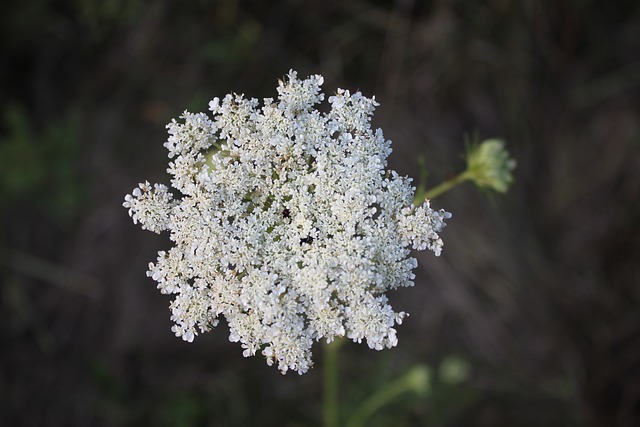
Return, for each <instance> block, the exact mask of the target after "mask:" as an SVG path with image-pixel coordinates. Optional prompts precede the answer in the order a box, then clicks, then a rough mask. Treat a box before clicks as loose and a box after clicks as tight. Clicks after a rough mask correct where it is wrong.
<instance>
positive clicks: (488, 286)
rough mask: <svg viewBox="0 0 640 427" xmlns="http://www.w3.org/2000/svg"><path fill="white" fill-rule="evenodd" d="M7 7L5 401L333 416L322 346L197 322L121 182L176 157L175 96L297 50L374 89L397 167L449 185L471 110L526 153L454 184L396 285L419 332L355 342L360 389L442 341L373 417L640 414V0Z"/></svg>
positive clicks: (249, 75)
mask: <svg viewBox="0 0 640 427" xmlns="http://www.w3.org/2000/svg"><path fill="white" fill-rule="evenodd" d="M0 32H1V36H0V218H1V220H2V223H1V224H2V225H1V228H0V291H1V294H0V310H1V312H2V321H1V326H0V340H1V342H2V344H1V350H0V363H1V365H0V366H1V371H0V425H2V426H160V427H162V426H178V427H191V426H253V425H256V426H257V425H260V426H314V425H315V426H317V425H320V424H321V403H320V399H321V379H322V375H321V373H322V371H321V368H322V352H321V351H320V348H318V349H317V351H316V357H315V360H316V368H315V369H313V370H312V371H311V372H310V373H308V374H306V375H304V376H298V375H296V374H288V375H286V376H282V375H280V374H279V373H278V371H277V370H276V369H275V368H273V367H267V366H266V364H265V363H264V360H263V359H262V358H261V357H254V358H249V359H244V358H243V357H242V354H241V349H240V348H239V346H238V345H237V344H231V343H229V342H228V340H227V335H228V331H227V330H226V326H225V325H224V324H222V325H221V326H220V327H219V328H218V329H216V330H214V331H213V332H212V333H209V334H206V335H201V336H200V337H198V338H197V339H196V341H195V342H194V343H192V344H187V343H184V342H183V341H182V340H180V339H178V338H175V337H174V336H173V334H172V333H171V331H170V327H171V322H170V320H169V310H168V304H169V298H168V297H167V296H164V295H161V294H160V293H159V292H158V291H157V290H156V288H155V283H154V282H153V281H152V280H151V279H149V278H147V277H146V275H145V271H146V268H147V263H148V262H149V261H152V260H154V259H155V257H156V252H157V251H158V250H161V249H164V248H167V247H169V240H168V238H167V236H166V235H162V236H157V235H155V234H152V233H149V232H145V231H142V230H141V229H140V228H139V227H137V226H134V225H133V224H132V222H131V220H130V218H129V217H128V216H127V212H126V210H125V209H123V208H122V207H121V203H122V201H123V197H124V195H125V194H126V193H128V192H130V191H131V190H132V189H133V188H134V187H135V186H136V185H137V183H138V182H141V181H144V180H145V179H148V180H149V181H151V182H168V176H167V174H166V172H165V169H166V166H167V160H168V159H167V157H166V150H165V149H164V147H163V146H162V144H163V142H164V141H165V138H166V131H165V129H164V126H165V124H166V123H167V122H168V121H169V120H170V119H171V118H172V117H177V116H178V115H179V114H180V113H181V112H182V111H183V110H184V109H185V108H186V109H189V110H191V111H206V110H207V103H208V101H209V100H210V99H211V98H213V97H214V96H223V95H225V94H226V93H229V92H231V91H234V92H237V93H245V94H246V95H247V96H250V97H252V96H253V97H257V98H262V97H267V96H275V86H276V81H277V78H280V77H282V76H283V75H285V74H286V73H287V72H288V70H289V69H290V68H293V69H296V70H297V71H298V72H299V73H300V75H301V76H302V77H304V76H307V75H309V74H314V73H320V74H323V75H324V77H325V85H324V87H325V91H326V93H328V94H331V93H332V92H333V91H334V90H335V89H336V88H337V87H343V88H348V89H351V90H352V91H355V90H357V89H360V90H362V91H363V93H364V94H365V95H368V96H371V95H375V96H376V99H377V100H378V101H379V102H380V103H381V106H380V107H379V109H378V110H377V111H376V116H375V118H374V124H375V125H376V126H378V127H382V128H383V130H384V132H385V136H386V137H387V138H389V139H391V140H392V141H393V142H394V153H393V154H392V156H391V159H390V165H391V167H392V168H393V169H395V170H397V171H399V172H400V173H401V174H408V175H411V176H414V177H418V176H419V174H420V167H419V161H418V159H419V158H421V157H422V158H423V159H424V162H425V164H426V166H427V168H428V172H429V181H428V185H429V186H433V185H435V184H437V183H439V182H440V181H442V180H444V179H446V178H449V177H451V176H453V175H454V174H455V173H457V172H459V171H461V170H462V169H463V168H464V160H463V157H462V153H463V152H464V142H463V141H464V136H465V135H473V134H474V133H477V134H478V135H479V136H480V137H481V138H488V137H502V138H504V139H505V140H506V141H507V148H508V150H509V151H510V153H511V154H512V156H513V157H515V158H516V159H517V161H518V167H517V169H516V170H515V185H514V186H513V187H512V188H511V190H510V191H509V193H508V194H507V195H504V196H502V195H494V196H492V195H486V194H481V193H480V192H478V191H477V190H476V189H475V188H473V186H471V185H470V184H466V185H463V186H461V187H459V188H457V189H456V190H454V191H452V192H450V193H448V194H447V195H445V196H443V197H441V198H439V199H437V200H436V201H435V202H434V204H435V206H436V207H438V208H440V207H444V208H446V209H447V210H449V211H451V212H452V213H453V215H454V216H453V219H452V220H451V221H450V222H449V227H448V228H447V229H446V230H445V231H444V233H443V238H444V241H445V250H444V253H443V255H442V256H441V257H440V258H435V257H433V256H432V255H431V254H419V261H420V267H419V269H418V270H417V272H416V273H417V275H418V279H417V284H416V286H415V287H414V288H411V289H403V290H399V291H395V292H392V293H390V297H391V299H392V301H393V304H394V307H395V308H396V309H397V310H405V311H408V312H410V313H411V317H410V318H408V319H407V321H406V322H405V323H404V324H403V325H402V326H401V327H400V328H399V340H400V342H399V345H398V347H397V348H395V349H392V350H385V351H382V352H375V351H372V350H369V349H368V348H366V346H364V345H362V346H358V345H355V344H350V345H347V346H345V347H344V349H343V350H342V354H341V357H342V358H341V372H342V374H341V381H342V386H341V392H342V396H341V402H342V403H343V404H344V409H345V411H349V410H352V409H353V407H354V405H356V404H357V402H358V401H360V400H362V399H363V398H364V397H366V396H367V395H368V394H370V393H371V391H372V390H375V389H376V388H379V387H384V386H385V384H387V383H388V382H389V381H391V380H392V379H393V378H395V377H397V376H399V375H401V374H402V373H403V372H405V371H406V370H407V369H409V368H410V367H411V366H414V365H416V364H426V365H428V366H429V367H431V369H432V370H433V372H434V376H433V384H432V389H431V390H430V392H429V393H428V394H427V395H426V396H422V397H419V396H414V395H409V394H407V395H405V396H403V398H402V399H400V400H398V401H397V402H395V403H394V404H393V405H391V406H390V407H388V408H386V409H385V410H384V411H381V412H380V413H378V414H377V415H376V416H375V417H374V418H373V419H372V420H371V422H370V423H369V425H371V426H374V427H375V426H400V427H401V426H418V425H420V426H541V425H544V426H625V427H626V426H628V427H633V426H639V425H640V304H639V303H640V203H639V200H640V3H639V2H636V1H628V2H623V1H612V2H597V1H595V0H566V1H551V0H549V1H533V0H529V1H526V0H525V1H509V0H490V1H472V0H432V1H417V0H397V1H381V0H380V1H365V0H347V1H333V0H330V1H296V0H282V1H273V2H267V1H259V0H254V1H239V0H218V1H204V0H202V1H184V2H170V1H153V0H152V1H140V0H66V1H64V0H60V1H55V0H30V1H24V0H23V1H14V0H9V1H5V2H4V3H3V6H2V12H1V13H0ZM452 358H453V359H452ZM450 360H455V361H457V362H456V363H457V364H458V365H461V366H463V367H466V368H467V369H468V374H467V375H465V376H462V377H461V378H459V379H458V380H457V381H454V382H451V381H449V382H448V381H447V379H446V378H447V377H446V375H444V374H442V375H440V374H438V372H439V367H441V366H442V363H443V361H450Z"/></svg>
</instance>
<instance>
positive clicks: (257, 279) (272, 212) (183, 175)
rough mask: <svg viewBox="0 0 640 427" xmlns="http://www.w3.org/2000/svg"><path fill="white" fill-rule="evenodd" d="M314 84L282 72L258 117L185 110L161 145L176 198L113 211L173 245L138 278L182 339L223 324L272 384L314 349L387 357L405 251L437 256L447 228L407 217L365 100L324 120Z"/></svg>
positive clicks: (422, 211)
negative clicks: (338, 341)
mask: <svg viewBox="0 0 640 427" xmlns="http://www.w3.org/2000/svg"><path fill="white" fill-rule="evenodd" d="M322 83H323V78H322V76H319V75H315V76H311V77H309V78H307V79H305V80H299V79H298V78H297V74H296V72H294V71H290V72H289V74H288V76H287V77H286V81H280V82H279V85H278V88H277V91H278V99H277V100H274V99H265V100H264V103H263V104H262V106H260V105H259V102H258V101H257V100H256V99H246V98H244V97H243V96H242V95H235V94H234V95H227V96H226V97H225V98H224V99H222V100H220V99H218V98H214V99H213V101H211V102H210V103H209V107H210V108H209V109H210V110H211V112H212V117H209V116H208V115H207V114H204V113H197V114H192V113H189V112H185V113H183V115H182V116H181V119H182V120H181V121H179V122H178V121H175V120H173V121H172V122H171V123H170V124H169V125H167V128H168V131H169V138H168V140H167V142H166V143H165V144H164V145H165V147H166V148H167V149H168V150H169V158H170V159H172V160H171V162H170V163H169V168H168V172H169V173H170V174H171V175H172V176H173V178H172V180H171V185H172V186H173V188H175V189H176V190H177V192H174V193H172V192H170V191H169V189H168V188H167V186H165V185H162V184H154V185H151V184H149V183H148V182H145V183H142V184H140V185H139V187H138V188H136V189H134V190H133V192H132V194H130V195H127V196H126V197H125V202H124V204H123V206H124V207H125V208H127V209H129V215H130V216H131V217H132V218H133V222H134V223H140V224H141V225H142V228H143V229H147V230H150V231H153V232H156V233H159V232H161V231H165V230H168V231H169V232H170V238H171V241H172V242H173V243H174V244H175V246H173V247H172V248H171V249H169V250H168V251H166V252H165V251H161V252H159V253H158V259H157V261H156V262H155V263H150V264H149V271H148V273H147V275H148V276H150V277H151V278H153V280H155V281H156V282H157V283H158V288H159V289H160V291H161V292H162V293H164V294H173V295H175V299H174V300H173V301H172V303H171V306H170V308H171V313H172V316H171V320H172V321H173V322H175V325H174V326H173V328H172V330H173V332H175V334H176V335H177V336H179V337H182V338H183V339H184V340H186V341H192V340H193V339H194V336H195V335H197V334H198V333H200V332H205V331H208V330H210V329H211V328H212V327H214V326H216V325H217V324H218V320H219V318H220V317H221V316H222V317H224V318H225V319H226V322H227V323H228V326H229V330H230V335H229V339H230V341H232V342H240V343H241V345H242V348H243V349H244V353H243V354H244V356H245V357H248V356H252V355H255V354H256V352H260V353H262V355H264V356H265V357H266V360H267V364H269V365H272V364H277V365H278V368H279V369H280V371H281V372H283V373H285V372H287V370H289V369H291V370H294V371H297V372H298V373H300V374H302V373H305V372H306V371H307V370H308V369H309V368H310V367H311V366H312V354H311V348H312V345H313V343H314V342H315V341H320V340H321V339H325V340H326V341H327V342H331V341H332V340H333V339H334V338H336V337H343V336H346V337H347V338H349V339H351V340H353V341H355V342H358V343H360V342H362V341H363V340H364V341H366V342H367V344H368V345H369V347H371V348H373V349H376V350H380V349H383V348H385V347H393V346H395V345H396V343H397V338H396V330H395V329H394V326H395V324H396V323H397V324H399V323H401V322H402V319H403V318H404V317H405V316H406V314H405V313H404V312H395V311H394V310H393V308H392V307H391V306H390V305H389V302H388V300H387V297H386V295H385V292H386V291H387V290H389V289H395V288H398V287H401V286H412V285H413V282H412V280H413V279H414V277H415V276H414V275H413V273H412V270H413V269H414V268H415V267H416V266H417V261H416V260H415V258H412V257H410V250H411V248H413V249H416V250H424V249H429V250H431V251H433V252H434V253H435V254H436V255H439V254H440V251H441V249H442V240H441V239H440V237H439V236H438V232H439V231H440V230H441V229H442V228H443V227H444V226H445V223H444V220H445V219H446V218H448V217H450V214H449V213H448V212H445V211H443V210H440V211H435V210H433V209H431V208H430V206H429V202H428V201H425V202H424V203H422V204H421V205H420V206H417V207H416V206H414V205H413V197H414V190H415V189H414V188H413V187H412V186H411V180H410V179H408V178H404V177H401V176H399V175H398V174H397V173H396V172H394V171H387V169H386V166H387V157H388V156H389V154H390V153H391V147H390V144H391V143H390V141H386V140H385V139H384V137H383V134H382V131H381V130H380V129H378V130H375V131H374V130H372V129H371V116H372V114H373V111H374V109H375V107H376V106H377V105H378V104H377V103H376V102H375V99H374V98H372V99H369V98H366V97H364V96H363V95H362V94H361V93H360V92H356V93H354V94H351V93H350V92H349V91H347V90H342V89H338V90H337V92H336V94H335V95H333V96H330V97H329V99H328V101H329V104H330V106H331V108H330V111H329V112H326V113H322V112H320V111H318V110H317V109H316V108H315V106H316V105H318V104H319V103H321V102H322V101H323V100H324V94H323V93H322V92H321V90H320V86H321V85H322Z"/></svg>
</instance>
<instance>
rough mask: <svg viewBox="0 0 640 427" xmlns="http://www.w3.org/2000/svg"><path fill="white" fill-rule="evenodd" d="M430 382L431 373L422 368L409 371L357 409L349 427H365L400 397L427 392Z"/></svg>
mask: <svg viewBox="0 0 640 427" xmlns="http://www.w3.org/2000/svg"><path fill="white" fill-rule="evenodd" d="M428 382H429V373H428V371H426V370H425V369H424V368H422V367H417V368H415V369H412V370H411V371H409V372H408V373H407V374H406V375H404V376H402V377H400V378H398V379H397V380H395V381H393V382H392V383H391V384H389V385H388V386H386V387H383V388H381V389H380V390H378V391H377V392H376V393H374V394H373V395H372V396H371V397H369V398H368V399H367V400H365V401H364V402H362V404H361V405H360V406H359V407H358V408H357V409H356V411H355V412H354V413H353V415H352V416H351V418H349V422H348V423H347V425H346V426H347V427H363V426H365V425H366V423H367V420H369V419H370V418H371V416H372V415H373V414H375V413H376V411H378V410H379V409H380V408H383V407H384V406H386V405H387V404H388V403H389V402H391V401H392V400H394V399H395V398H396V397H398V396H399V395H401V394H403V393H406V392H408V391H411V390H415V391H417V392H419V393H424V392H426V389H427V387H428Z"/></svg>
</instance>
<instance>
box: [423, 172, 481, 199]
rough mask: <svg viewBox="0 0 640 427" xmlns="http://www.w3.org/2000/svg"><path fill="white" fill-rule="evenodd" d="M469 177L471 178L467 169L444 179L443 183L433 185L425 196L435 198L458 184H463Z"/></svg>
mask: <svg viewBox="0 0 640 427" xmlns="http://www.w3.org/2000/svg"><path fill="white" fill-rule="evenodd" d="M468 179H470V177H469V173H468V172H467V171H465V172H462V173H461V174H460V175H457V176H455V177H453V178H451V179H449V180H447V181H444V182H443V183H441V184H439V185H436V186H435V187H433V188H432V189H431V190H428V191H426V192H425V193H424V198H425V199H429V200H432V199H435V198H436V197H438V196H440V195H442V194H444V193H446V192H447V191H449V190H451V189H452V188H453V187H455V186H456V185H458V184H462V183H463V182H465V181H466V180H468Z"/></svg>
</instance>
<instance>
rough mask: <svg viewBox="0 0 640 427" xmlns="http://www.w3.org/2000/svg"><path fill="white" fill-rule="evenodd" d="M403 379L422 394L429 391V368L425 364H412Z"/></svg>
mask: <svg viewBox="0 0 640 427" xmlns="http://www.w3.org/2000/svg"><path fill="white" fill-rule="evenodd" d="M405 381H407V385H408V386H409V388H410V389H412V390H414V391H415V392H416V393H417V394H418V395H421V396H424V395H426V394H427V393H428V392H429V388H430V385H431V369H429V367H428V366H425V365H417V366H414V367H413V368H411V369H410V370H409V372H407V373H406V376H405Z"/></svg>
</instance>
